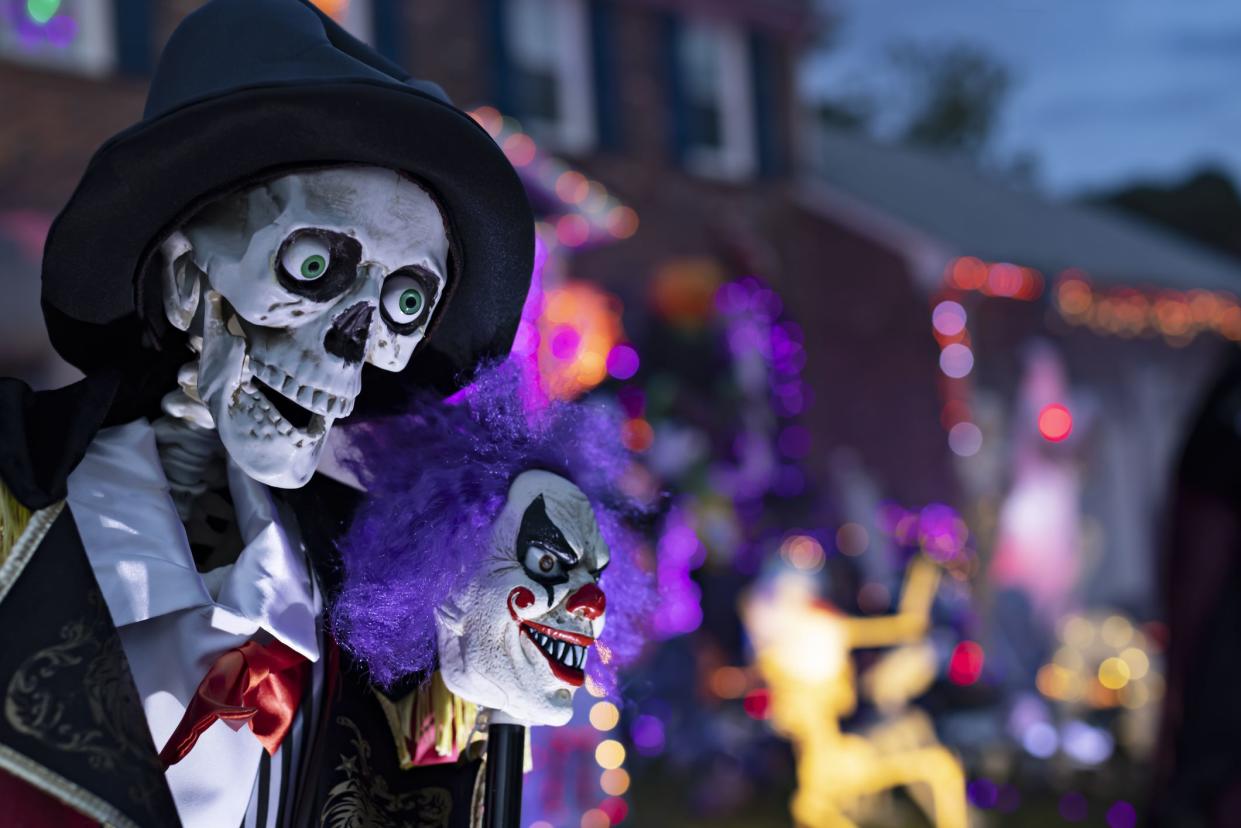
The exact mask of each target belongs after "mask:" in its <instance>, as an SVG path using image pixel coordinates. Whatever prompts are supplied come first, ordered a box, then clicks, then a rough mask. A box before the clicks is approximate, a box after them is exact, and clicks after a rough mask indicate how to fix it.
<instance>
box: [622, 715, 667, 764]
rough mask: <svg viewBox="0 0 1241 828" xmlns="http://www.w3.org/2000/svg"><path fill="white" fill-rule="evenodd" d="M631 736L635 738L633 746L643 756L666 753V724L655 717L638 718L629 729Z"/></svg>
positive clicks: (643, 716)
mask: <svg viewBox="0 0 1241 828" xmlns="http://www.w3.org/2000/svg"><path fill="white" fill-rule="evenodd" d="M629 735H630V736H631V737H632V738H633V746H634V747H635V748H637V750H638V753H641V754H642V755H643V756H658V755H659V754H661V753H663V752H664V723H663V722H662V721H660V720H659V719H658V718H656V717H655V716H651V715H649V714H643V715H641V716H638V717H637V718H636V719H634V721H633V725H632V726H631V727H630V729H629Z"/></svg>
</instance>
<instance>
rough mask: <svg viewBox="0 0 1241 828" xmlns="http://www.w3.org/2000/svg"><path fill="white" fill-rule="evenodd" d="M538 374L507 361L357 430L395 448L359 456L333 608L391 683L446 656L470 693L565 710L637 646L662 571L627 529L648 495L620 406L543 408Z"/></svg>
mask: <svg viewBox="0 0 1241 828" xmlns="http://www.w3.org/2000/svg"><path fill="white" fill-rule="evenodd" d="M526 390H528V386H523V378H522V377H521V375H520V371H519V370H518V369H516V367H515V366H513V365H501V366H499V367H497V368H495V369H492V370H491V371H488V372H484V373H483V374H482V376H480V378H479V380H478V381H477V383H476V384H475V385H474V386H472V387H471V388H470V389H467V392H466V393H465V398H464V400H462V401H458V402H457V403H456V404H440V405H438V406H434V405H428V406H426V407H419V408H418V409H416V410H417V412H418V413H416V414H413V415H409V416H405V417H401V418H396V419H392V420H389V421H386V422H379V423H374V424H371V425H368V426H367V427H365V428H363V429H355V430H353V431H352V432H351V434H350V439H351V442H353V443H355V444H356V445H357V446H359V447H360V448H362V449H363V451H362V456H365V457H369V458H384V459H383V461H382V462H380V463H375V462H371V463H369V464H365V463H359V464H356V465H355V468H356V469H357V471H358V474H359V477H360V479H361V480H362V481H363V483H364V484H365V485H366V487H367V489H368V491H369V496H368V498H367V501H366V503H365V504H364V505H363V507H362V509H361V511H360V512H359V514H358V516H357V518H356V519H355V521H354V523H353V525H352V526H351V527H350V529H349V531H348V532H347V534H346V535H345V537H344V538H343V540H342V542H341V543H340V549H341V553H342V558H343V562H344V584H343V589H342V590H341V593H340V596H339V598H338V599H337V602H336V605H335V607H334V608H333V611H332V612H333V621H334V624H335V627H336V632H337V634H338V639H339V640H341V641H342V643H343V644H344V646H345V647H346V648H348V649H349V650H351V651H352V653H353V655H354V656H355V657H357V658H358V660H359V661H361V662H362V663H363V664H365V665H366V666H367V667H368V668H369V669H370V671H371V674H372V678H373V679H375V680H376V681H377V682H378V683H380V684H381V685H386V686H391V685H393V684H395V683H396V682H397V681H398V680H399V679H401V678H402V677H404V676H408V675H411V674H415V675H419V676H422V677H423V679H424V680H425V679H426V678H427V677H428V676H429V675H430V674H431V672H432V671H433V670H434V669H435V668H436V667H437V666H438V669H439V676H440V678H441V679H442V681H443V683H444V684H445V685H446V686H447V688H448V689H449V690H451V691H452V692H453V693H455V694H456V695H457V696H459V697H460V698H462V699H464V700H466V701H469V702H473V703H474V704H477V705H479V706H481V707H484V708H489V709H492V710H498V711H502V712H503V713H505V714H507V715H508V716H509V717H511V718H513V719H516V720H519V721H521V722H524V723H527V724H546V725H561V724H565V723H566V722H568V720H569V718H570V717H571V716H572V706H573V696H574V693H575V692H576V691H577V689H578V688H579V687H581V686H582V685H583V684H584V683H585V681H586V680H587V675H588V674H589V675H590V677H591V678H592V679H594V680H595V681H597V682H598V683H599V684H601V685H605V686H606V685H607V684H608V683H609V679H610V675H611V671H612V670H614V668H615V666H616V664H617V663H619V662H621V661H624V660H626V659H628V658H632V657H633V656H634V655H636V653H637V651H638V649H639V647H640V645H641V641H642V636H641V633H640V632H639V627H638V623H637V622H638V618H639V617H641V616H642V615H643V614H644V610H645V607H646V605H647V603H648V602H649V598H650V585H649V583H648V581H647V578H646V576H645V574H644V573H642V572H641V571H640V570H639V569H638V567H637V566H636V565H635V557H636V555H635V544H634V542H633V540H632V539H631V538H630V537H629V535H628V533H627V532H625V531H624V530H623V529H622V524H623V520H624V516H625V514H626V513H629V512H635V511H640V509H641V507H640V506H639V504H637V503H636V502H634V501H633V500H632V499H631V498H629V497H628V496H626V495H624V494H623V493H622V492H621V491H620V489H619V485H618V484H619V480H620V478H621V475H622V474H623V472H624V470H625V469H626V467H627V466H628V464H629V458H628V455H627V453H626V451H625V449H624V448H623V447H622V446H621V445H620V442H619V421H618V419H617V417H616V415H615V413H614V412H612V411H611V409H609V408H606V407H602V406H592V405H584V404H563V403H557V404H553V405H550V406H548V407H546V408H535V409H531V408H528V407H527V405H526V403H525V402H524V401H523V400H524V399H526V398H524V397H523V395H524V393H525V391H526ZM605 570H606V572H605ZM605 582H606V583H605ZM605 587H606V589H607V591H608V592H609V593H610V594H612V595H613V597H616V596H618V595H623V596H624V599H623V601H620V602H616V603H610V602H609V601H608V600H607V598H606V597H605ZM431 596H438V597H439V598H438V601H436V600H428V598H429V597H431ZM397 606H399V607H400V609H399V610H398V609H396V607H397ZM605 612H606V613H607V618H608V623H607V638H606V640H604V639H602V638H601V637H602V635H603V632H604V619H605Z"/></svg>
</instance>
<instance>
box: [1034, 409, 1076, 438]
mask: <svg viewBox="0 0 1241 828" xmlns="http://www.w3.org/2000/svg"><path fill="white" fill-rule="evenodd" d="M1038 433H1039V434H1041V435H1043V439H1045V440H1049V441H1051V442H1053V443H1059V442H1060V441H1062V440H1065V439H1067V438H1068V436H1069V435H1070V434H1072V433H1073V415H1072V414H1071V413H1069V409H1067V408H1065V407H1064V406H1063V405H1061V404H1060V403H1053V404H1052V405H1049V406H1047V407H1046V408H1044V409H1043V410H1042V411H1040V412H1039V415H1038Z"/></svg>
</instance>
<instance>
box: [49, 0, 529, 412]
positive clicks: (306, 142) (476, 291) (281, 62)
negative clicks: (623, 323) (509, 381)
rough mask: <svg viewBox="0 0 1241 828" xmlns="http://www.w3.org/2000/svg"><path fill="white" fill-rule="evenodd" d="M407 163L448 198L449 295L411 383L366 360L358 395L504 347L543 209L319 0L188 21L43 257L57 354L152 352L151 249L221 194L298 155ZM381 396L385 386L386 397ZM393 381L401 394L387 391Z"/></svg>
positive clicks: (482, 145)
mask: <svg viewBox="0 0 1241 828" xmlns="http://www.w3.org/2000/svg"><path fill="white" fill-rule="evenodd" d="M341 163H345V164H349V163H355V164H367V165H374V166H381V167H388V168H392V169H398V170H401V171H404V172H406V173H408V174H410V175H411V176H413V177H414V178H416V179H417V180H418V181H419V182H420V183H422V184H423V185H424V186H426V187H427V189H428V190H429V191H430V192H431V193H432V194H433V196H434V197H435V198H436V199H437V201H438V203H439V204H440V206H441V208H442V209H443V211H444V213H445V219H446V222H447V226H448V232H449V237H450V241H451V243H452V258H453V274H452V285H451V287H450V292H449V293H448V295H447V296H446V297H445V301H444V303H443V304H442V305H441V308H440V310H439V312H438V318H437V319H436V321H435V323H434V324H435V331H434V333H433V334H432V335H431V336H430V337H429V338H428V339H427V340H426V342H425V344H424V347H423V348H422V349H421V350H420V351H419V352H418V353H417V354H415V356H414V358H413V359H412V360H411V362H410V367H409V368H408V369H407V370H406V372H405V373H404V375H402V376H403V377H404V379H402V376H398V375H391V374H388V375H385V374H384V373H383V372H378V371H375V372H368V374H367V376H366V378H365V379H364V380H363V394H362V397H361V398H360V400H359V402H360V403H363V402H365V401H366V398H367V397H368V396H370V397H377V396H378V397H386V398H389V399H391V398H392V396H393V392H394V391H398V390H399V389H398V386H401V385H403V384H404V383H406V382H415V383H417V384H423V385H434V386H437V387H439V388H441V389H443V390H451V389H452V388H453V387H455V385H456V384H457V383H459V382H460V380H461V378H462V376H463V375H464V374H467V373H468V372H469V371H470V370H471V369H472V367H473V366H474V365H475V364H476V363H477V362H478V361H479V360H480V359H483V358H487V357H491V356H498V355H501V354H503V353H505V352H506V351H507V350H508V348H509V346H510V344H511V342H512V338H513V335H514V332H515V331H516V328H517V323H518V320H519V318H520V314H521V307H522V303H523V301H524V299H525V296H526V292H527V290H528V288H529V283H530V270H531V264H532V258H533V247H534V226H533V224H534V223H533V217H532V214H531V211H530V206H529V203H528V201H527V199H526V195H525V192H524V190H523V189H522V186H521V182H520V181H519V180H518V178H517V175H516V173H515V172H514V170H513V168H512V166H511V165H510V164H509V163H508V160H507V159H506V158H505V157H504V154H503V153H502V152H501V151H500V149H499V147H497V146H496V144H495V142H494V141H493V140H492V138H491V136H490V135H488V134H487V132H486V131H485V130H484V129H483V128H482V127H480V126H479V125H478V124H477V123H475V122H474V121H473V119H471V118H470V117H469V116H468V115H466V114H465V113H464V112H462V111H461V110H459V109H457V108H456V107H454V106H453V105H452V104H451V103H450V102H449V101H448V98H447V96H445V95H444V93H443V92H442V91H441V90H440V89H439V88H438V87H437V86H435V85H434V84H431V83H427V82H425V81H418V80H414V79H412V78H410V77H409V75H408V74H407V73H405V72H403V71H402V70H401V69H400V68H398V67H397V66H395V65H393V64H392V63H391V62H389V61H388V60H386V59H384V58H383V57H381V56H380V55H379V54H377V53H376V52H375V51H373V50H372V49H370V48H369V47H367V46H366V45H365V44H363V43H361V42H360V41H358V40H357V39H356V38H354V37H352V36H351V35H349V34H348V33H347V32H345V31H344V30H343V29H342V28H341V27H340V26H338V25H337V24H336V23H335V22H333V21H332V20H331V19H330V18H328V17H327V16H326V15H324V14H323V13H322V12H320V11H319V10H318V9H316V8H314V7H313V6H311V5H309V4H308V3H307V2H304V0H211V2H208V3H207V4H206V5H204V6H203V7H202V8H201V9H199V10H198V11H197V12H195V13H194V14H191V15H190V16H189V17H187V18H186V19H185V21H184V22H182V24H181V25H180V26H179V27H178V28H177V30H176V31H175V32H174V33H173V35H172V37H171V39H170V40H169V42H168V45H167V47H166V48H165V50H164V53H163V55H162V56H161V58H160V62H159V65H158V67H157V68H156V71H155V75H154V77H153V78H152V81H151V89H150V95H149V97H148V99H147V105H146V111H145V112H144V114H143V119H142V121H141V122H139V123H138V124H136V125H134V126H132V127H130V128H129V129H127V130H125V131H124V132H122V133H120V134H119V135H116V136H115V137H113V138H112V139H111V140H109V141H108V142H107V143H106V144H104V145H103V146H102V147H101V148H100V149H99V151H98V152H97V153H96V154H95V156H94V158H93V159H91V162H90V164H89V166H88V167H87V169H86V173H85V175H84V176H83V178H82V181H81V183H80V184H79V185H78V188H77V190H76V191H75V192H74V194H73V197H72V198H71V199H70V201H69V203H68V205H67V206H66V207H65V209H64V210H63V211H62V212H61V214H60V215H59V216H58V217H57V219H56V221H55V223H54V224H53V225H52V229H51V232H50V234H49V236H48V240H47V247H46V250H45V253H44V257H43V307H44V313H45V315H46V317H47V322H48V330H49V333H50V334H51V338H52V343H53V344H54V345H55V347H56V349H57V351H59V352H60V354H61V355H62V356H63V357H65V359H67V360H68V361H69V362H71V363H73V364H74V365H76V366H77V367H78V368H80V369H82V370H83V371H84V372H86V373H87V374H90V373H91V372H92V371H94V370H99V369H103V368H105V367H111V368H114V367H115V366H116V365H117V363H118V361H119V362H125V361H130V362H133V361H140V360H142V359H144V358H145V357H144V354H145V353H147V351H144V349H143V346H142V343H143V341H144V340H145V343H146V345H147V346H148V349H149V346H151V345H152V344H155V345H158V344H159V343H160V341H161V340H162V339H163V337H164V334H165V333H166V329H165V326H164V321H163V313H162V311H161V310H159V308H160V307H161V303H160V295H159V294H160V289H159V283H158V281H157V280H156V279H153V278H147V277H146V270H147V268H148V265H149V262H150V260H151V258H152V257H151V252H152V250H153V249H154V247H155V245H156V244H157V242H158V241H159V240H160V239H161V238H162V237H163V236H164V235H165V234H166V233H167V232H169V231H170V230H171V229H172V228H173V227H174V226H175V225H176V224H177V222H178V221H179V220H181V219H183V218H185V217H186V216H187V215H188V214H189V213H191V212H192V211H193V210H194V209H196V208H197V207H198V206H200V205H202V204H203V203H204V202H205V201H208V200H211V199H212V198H214V197H218V196H219V195H221V194H222V193H224V192H227V191H229V190H232V189H236V188H237V187H240V186H242V185H244V184H245V183H247V182H252V181H255V180H256V179H261V178H263V177H267V176H271V175H273V174H276V173H278V172H280V171H282V170H288V169H291V168H296V167H307V166H315V165H330V164H341ZM376 392H379V393H376ZM384 392H386V393H384Z"/></svg>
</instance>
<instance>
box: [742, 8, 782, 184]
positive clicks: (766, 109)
mask: <svg viewBox="0 0 1241 828" xmlns="http://www.w3.org/2000/svg"><path fill="white" fill-rule="evenodd" d="M776 58H777V55H776V47H775V45H774V44H773V43H772V41H771V39H770V38H769V37H766V36H764V35H762V34H759V33H758V32H754V33H752V34H751V35H750V67H751V72H752V73H753V85H754V135H755V137H756V149H757V151H758V171H759V174H760V175H763V176H775V175H780V174H781V173H783V172H784V153H783V139H784V131H783V129H782V123H781V111H780V102H779V99H778V98H777V97H776V95H777V90H778V89H779V88H780V87H779V84H778V82H777V81H778V66H777V62H776Z"/></svg>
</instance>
